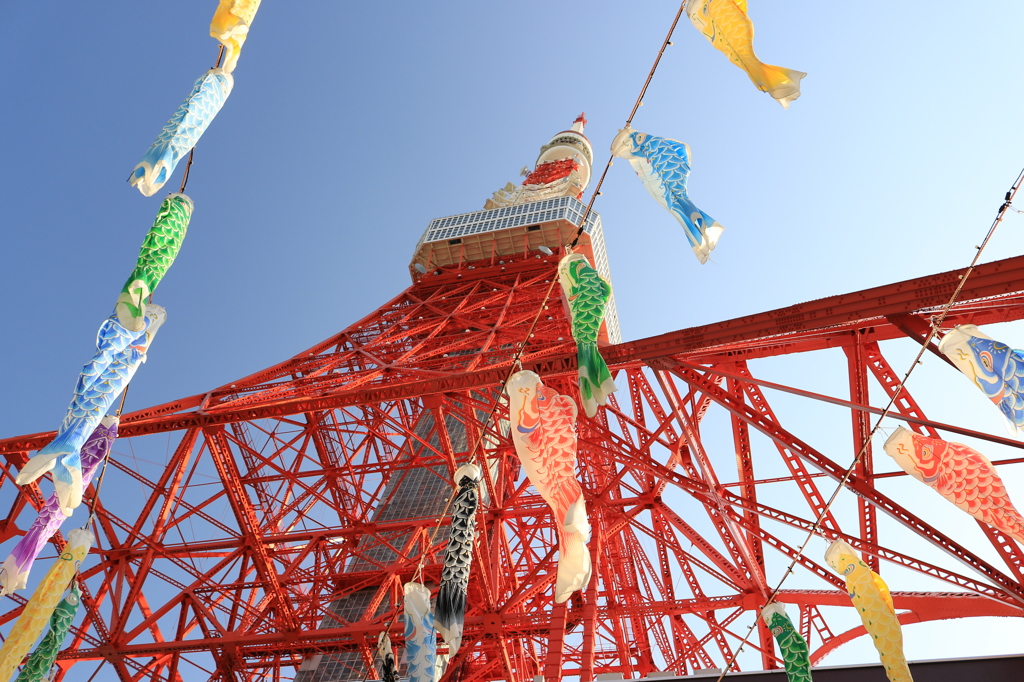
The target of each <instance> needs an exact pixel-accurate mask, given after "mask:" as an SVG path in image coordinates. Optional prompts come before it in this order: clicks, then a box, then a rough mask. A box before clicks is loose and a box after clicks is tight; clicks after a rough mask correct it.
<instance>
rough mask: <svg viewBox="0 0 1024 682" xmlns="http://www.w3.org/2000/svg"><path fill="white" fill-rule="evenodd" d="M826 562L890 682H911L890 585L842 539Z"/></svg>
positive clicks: (829, 554) (826, 553) (912, 680)
mask: <svg viewBox="0 0 1024 682" xmlns="http://www.w3.org/2000/svg"><path fill="white" fill-rule="evenodd" d="M825 561H827V562H828V565H829V566H831V567H832V570H834V571H835V572H836V573H839V574H840V575H842V576H843V577H844V578H846V590H847V592H849V593H850V599H851V600H852V601H853V606H854V608H856V609H857V613H858V614H859V615H860V619H861V622H863V623H864V629H865V630H867V631H868V634H869V635H871V641H872V642H873V643H874V645H875V648H876V649H878V658H879V659H881V661H882V665H883V666H885V675H886V677H888V678H889V682H914V678H913V677H911V675H910V667H909V666H908V665H907V659H906V657H905V656H904V655H903V630H902V629H901V628H900V622H899V620H898V619H897V618H896V609H895V608H893V605H892V596H890V594H889V586H888V585H886V584H885V581H884V580H882V577H881V576H879V575H878V574H877V573H875V572H874V571H872V570H871V569H870V568H869V567H868V565H867V564H866V563H864V561H862V560H861V558H860V556H859V555H858V554H857V550H855V549H854V548H853V547H851V546H850V545H849V544H847V543H846V542H844V541H843V540H836V541H835V542H833V543H832V544H831V545H830V546H829V548H828V551H826V552H825Z"/></svg>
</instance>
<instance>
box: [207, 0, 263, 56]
mask: <svg viewBox="0 0 1024 682" xmlns="http://www.w3.org/2000/svg"><path fill="white" fill-rule="evenodd" d="M259 8H260V0H220V4H219V5H217V11H216V12H214V13H213V21H211V22H210V35H211V36H213V37H214V38H216V39H217V40H219V41H220V43H221V45H223V46H224V62H223V64H222V65H221V68H223V69H224V71H225V72H227V73H231V72H232V71H234V70H235V65H237V64H238V56H239V55H240V54H241V53H242V45H243V43H245V39H246V37H247V36H248V35H249V25H250V24H252V20H253V17H255V16H256V10H258V9H259Z"/></svg>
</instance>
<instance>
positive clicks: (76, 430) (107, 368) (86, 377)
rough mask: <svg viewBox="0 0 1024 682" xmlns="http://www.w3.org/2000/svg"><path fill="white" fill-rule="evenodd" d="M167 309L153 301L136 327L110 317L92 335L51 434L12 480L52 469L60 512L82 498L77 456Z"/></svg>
mask: <svg viewBox="0 0 1024 682" xmlns="http://www.w3.org/2000/svg"><path fill="white" fill-rule="evenodd" d="M165 319H167V313H166V312H165V311H164V309H163V308H161V307H160V306H158V305H156V304H153V303H151V304H149V305H147V306H146V325H145V329H144V330H143V331H141V332H131V331H128V330H127V329H125V328H124V327H122V326H121V325H120V324H119V323H118V321H117V317H116V316H112V317H110V318H109V319H108V320H106V321H105V322H104V323H103V324H102V325H101V326H100V330H99V332H98V333H97V335H96V355H94V356H93V358H92V360H90V361H89V362H88V364H86V365H85V367H83V368H82V372H81V374H79V377H78V383H77V384H76V385H75V393H74V395H73V396H72V398H71V404H70V405H69V406H68V411H67V414H66V415H65V416H64V421H63V422H61V425H60V429H59V430H58V431H57V436H56V437H55V438H54V439H53V440H52V441H51V442H50V443H49V444H48V445H46V446H45V447H44V448H42V449H41V450H40V451H39V452H37V453H36V454H35V456H33V457H32V458H31V459H30V460H29V461H28V462H27V463H26V464H25V468H24V469H22V470H21V471H20V472H19V473H18V477H17V478H16V479H15V483H17V484H18V485H27V484H29V483H32V482H33V481H35V480H36V479H38V478H39V477H40V476H42V475H43V474H45V473H46V472H47V471H50V470H52V471H53V487H54V488H55V490H56V491H57V499H58V501H59V502H60V509H61V512H63V514H64V516H71V514H72V512H73V511H74V509H75V508H76V507H78V505H79V504H81V503H82V458H81V450H82V447H83V446H84V445H85V441H86V440H87V439H88V437H89V436H90V435H91V434H92V432H93V431H94V430H95V429H96V427H97V426H98V425H99V423H100V420H101V419H103V417H105V416H106V414H107V411H108V410H109V409H110V407H111V406H112V405H113V404H114V400H116V399H117V396H119V395H120V394H121V391H122V390H124V387H125V386H126V385H127V384H128V382H129V381H131V379H132V377H133V376H134V375H135V370H137V369H138V368H139V365H140V364H142V363H143V362H145V361H146V351H147V350H148V349H149V344H150V343H152V341H153V337H154V336H156V332H157V330H159V329H160V325H162V324H163V322H164V320H165Z"/></svg>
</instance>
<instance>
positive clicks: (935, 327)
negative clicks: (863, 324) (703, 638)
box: [716, 169, 1024, 682]
mask: <svg viewBox="0 0 1024 682" xmlns="http://www.w3.org/2000/svg"><path fill="white" fill-rule="evenodd" d="M1022 181H1024V169H1021V172H1020V173H1019V174H1018V175H1017V179H1016V180H1014V182H1013V184H1012V185H1011V186H1010V189H1009V190H1007V192H1006V195H1005V196H1004V197H1003V203H1002V205H1001V206H1000V207H999V210H998V211H997V212H996V217H995V220H993V221H992V226H991V227H989V229H988V233H987V234H986V235H985V239H984V241H982V242H981V245H980V246H976V247H975V254H974V258H973V259H972V260H971V264H970V265H969V266H967V270H966V271H965V272H964V274H962V275H960V276H959V277H960V280H959V282H958V283H957V285H956V289H954V291H953V295H952V296H950V298H949V302H948V303H946V305H945V306H943V308H942V313H941V314H939V315H938V316H932V318H931V328H930V329H929V330H928V336H927V337H925V339H924V341H923V342H922V344H921V348H920V350H918V352H917V355H916V356H915V357H914V361H913V362H912V363H911V365H910V368H909V369H908V370H907V371H906V373H905V374H904V375H903V379H902V380H901V381H900V383H899V385H897V386H896V389H895V390H894V391H893V394H892V396H891V397H890V398H889V402H888V404H886V406H885V409H883V410H882V412H881V413H880V414H879V415H878V419H877V420H876V421H875V425H874V426H873V427H872V429H871V432H870V433H868V436H867V438H865V439H864V443H863V444H862V445H861V447H860V449H859V450H858V451H857V456H856V457H854V459H853V462H852V463H851V464H850V466H849V468H848V469H847V470H846V473H844V474H843V477H842V478H841V479H840V480H839V484H838V485H837V486H836V489H835V490H834V491H833V492H832V495H831V496H830V497H829V499H828V502H827V503H826V504H825V508H824V509H822V510H821V512H820V513H819V514H818V517H817V518H816V519H815V521H814V524H813V525H812V526H811V529H810V530H809V531H808V532H807V537H806V538H804V541H803V542H802V543H801V544H800V546H799V547H798V548H797V551H796V556H795V557H793V560H792V561H791V562H789V566H788V567H787V568H786V570H785V572H784V573H783V574H782V578H781V579H780V580H779V582H778V585H776V587H775V589H774V590H772V593H771V595H769V597H768V601H767V602H766V603H765V607H767V606H769V605H771V604H772V603H774V601H775V597H776V596H778V594H779V591H780V590H781V589H782V585H783V584H784V583H785V582H786V580H787V579H788V578H789V576H790V575H792V573H793V569H794V568H795V567H796V564H797V562H798V561H799V560H800V557H802V556H803V553H804V550H805V549H806V547H807V545H808V543H810V541H811V539H812V538H813V537H814V536H815V535H816V534H817V533H818V529H819V528H820V527H821V522H822V521H823V520H824V518H825V516H826V515H827V514H828V512H829V510H830V509H831V508H832V505H833V504H834V503H835V501H836V499H838V497H839V493H840V492H841V491H842V489H843V488H844V487H846V484H847V482H848V481H849V480H850V477H851V476H852V475H853V471H854V469H855V468H856V467H857V465H858V464H859V463H860V461H861V459H863V457H864V453H865V452H867V449H868V446H869V445H870V444H871V440H872V439H873V438H874V436H875V434H876V433H877V432H878V430H879V428H880V427H881V424H882V420H883V419H885V418H886V416H887V415H888V414H889V412H890V411H891V410H892V407H893V405H895V404H896V400H897V398H899V396H900V394H901V393H902V392H903V387H904V386H905V385H906V383H907V380H908V379H910V375H911V374H913V372H914V370H915V369H917V367H918V366H919V365H920V364H921V358H922V357H924V354H925V352H926V351H927V350H928V348H929V346H930V345H931V342H932V340H933V339H934V338H935V335H936V334H937V333H938V331H939V329H940V328H941V327H942V324H943V322H945V321H946V317H947V316H948V315H949V311H950V310H951V309H952V307H953V305H954V304H955V303H956V301H957V299H958V298H959V297H960V293H961V292H962V291H963V288H964V285H965V284H966V283H967V278H968V277H970V276H971V274H972V273H973V272H974V269H975V267H976V266H977V265H978V261H979V260H980V259H981V254H982V252H984V251H985V247H986V246H988V243H989V241H991V239H992V235H994V234H995V231H996V228H997V227H999V224H1000V223H1001V222H1002V221H1003V217H1004V216H1005V215H1006V211H1007V210H1008V209H1009V208H1010V207H1011V204H1012V203H1013V199H1014V197H1015V196H1016V195H1017V190H1019V189H1020V186H1021V182H1022ZM759 618H760V614H757V615H756V616H755V617H754V622H753V624H751V626H750V627H749V628H748V629H747V634H746V636H745V637H744V638H743V641H742V642H740V645H739V647H737V649H736V651H735V652H734V653H733V654H732V656H731V657H730V658H729V661H728V662H727V663H726V665H725V668H723V669H722V673H721V674H720V675H719V676H718V678H717V680H716V682H721V680H722V678H723V677H725V673H726V672H727V671H728V670H729V668H731V667H732V665H733V664H734V663H735V662H736V657H737V656H739V653H740V652H741V651H742V650H743V647H744V646H746V645H747V643H748V642H749V641H750V636H751V634H753V632H754V629H755V628H756V627H757V624H758V619H759Z"/></svg>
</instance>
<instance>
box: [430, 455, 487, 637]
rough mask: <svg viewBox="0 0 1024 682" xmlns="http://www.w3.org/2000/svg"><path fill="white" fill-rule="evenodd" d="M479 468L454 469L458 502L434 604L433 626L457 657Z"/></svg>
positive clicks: (471, 544) (453, 513) (474, 527)
mask: <svg viewBox="0 0 1024 682" xmlns="http://www.w3.org/2000/svg"><path fill="white" fill-rule="evenodd" d="M480 475H481V472H480V467H478V466H477V465H475V464H463V465H462V466H461V467H459V469H458V470H457V471H456V472H455V476H454V480H455V483H456V486H457V488H456V491H457V493H456V495H455V501H454V502H453V503H452V527H451V533H450V534H449V536H448V547H447V548H445V552H444V568H443V569H442V570H441V587H440V588H439V589H438V591H437V599H436V601H435V604H434V625H435V626H436V627H437V631H438V632H439V633H441V638H442V639H443V640H444V641H445V643H446V644H447V645H448V655H449V656H454V655H455V654H456V652H458V650H459V647H460V646H461V645H462V627H463V624H464V621H465V617H466V589H467V587H468V586H469V569H470V564H471V563H472V562H473V540H474V538H475V537H476V508H477V503H478V498H479V495H478V493H477V487H478V485H479V481H480Z"/></svg>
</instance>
